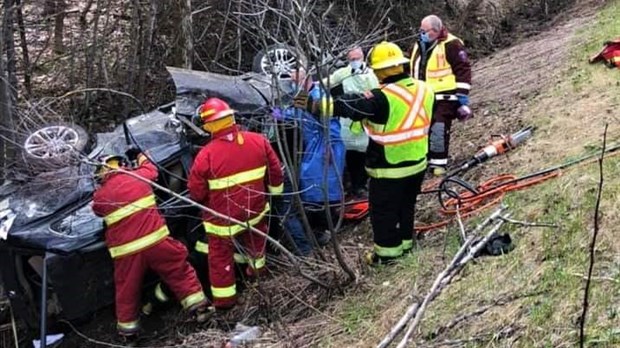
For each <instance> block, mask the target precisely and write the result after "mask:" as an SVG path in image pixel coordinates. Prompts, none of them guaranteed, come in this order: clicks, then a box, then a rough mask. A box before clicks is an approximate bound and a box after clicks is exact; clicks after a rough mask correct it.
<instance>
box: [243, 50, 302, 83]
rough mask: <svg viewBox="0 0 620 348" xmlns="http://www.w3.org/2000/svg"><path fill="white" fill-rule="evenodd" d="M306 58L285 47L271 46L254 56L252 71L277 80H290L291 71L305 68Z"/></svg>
mask: <svg viewBox="0 0 620 348" xmlns="http://www.w3.org/2000/svg"><path fill="white" fill-rule="evenodd" d="M306 63H307V59H306V57H305V56H304V55H303V54H302V53H300V52H297V51H296V50H295V49H294V48H292V47H290V46H287V45H280V44H279V45H272V46H269V47H267V49H264V50H261V51H260V52H258V53H257V54H256V56H254V61H253V63H252V71H254V72H256V73H261V74H265V75H269V76H271V75H274V74H275V75H276V76H277V77H278V78H285V79H286V78H290V76H291V75H290V72H291V70H294V69H297V68H298V67H299V66H306Z"/></svg>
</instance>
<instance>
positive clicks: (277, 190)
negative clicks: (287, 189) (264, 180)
mask: <svg viewBox="0 0 620 348" xmlns="http://www.w3.org/2000/svg"><path fill="white" fill-rule="evenodd" d="M267 189H268V190H269V193H271V194H274V195H278V194H281V193H282V192H284V184H280V185H278V186H271V185H268V186H267Z"/></svg>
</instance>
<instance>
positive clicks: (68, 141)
mask: <svg viewBox="0 0 620 348" xmlns="http://www.w3.org/2000/svg"><path fill="white" fill-rule="evenodd" d="M79 141H80V137H79V135H78V132H77V131H76V130H75V129H72V128H70V127H67V126H62V125H58V126H48V127H45V128H41V129H39V130H37V131H36V132H34V133H32V134H31V135H30V136H28V138H27V139H26V141H25V142H24V150H25V151H26V153H27V154H28V155H29V156H31V157H34V158H40V159H52V158H58V157H62V156H65V155H66V154H68V153H70V152H72V151H75V150H76V147H77V145H78V143H79Z"/></svg>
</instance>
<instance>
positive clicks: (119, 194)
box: [93, 154, 207, 343]
mask: <svg viewBox="0 0 620 348" xmlns="http://www.w3.org/2000/svg"><path fill="white" fill-rule="evenodd" d="M137 159H138V167H137V168H136V169H133V170H132V169H130V168H129V167H128V166H127V164H128V163H127V162H128V161H127V158H126V157H124V156H108V157H107V158H105V159H103V160H102V165H101V166H100V167H99V168H98V169H97V172H96V174H97V178H98V180H99V181H100V183H101V186H100V187H99V188H98V189H97V191H96V192H95V194H94V196H93V211H94V212H95V214H97V215H98V216H101V217H103V219H104V221H105V224H106V233H105V243H106V245H107V247H108V249H109V251H110V254H111V256H112V259H113V261H114V284H115V286H116V318H117V329H118V332H119V334H120V335H121V336H122V337H123V338H124V339H125V340H126V341H127V342H128V343H131V342H135V340H136V339H137V334H138V330H139V321H138V319H139V317H138V316H139V314H138V313H139V309H140V294H141V291H142V278H143V276H144V274H145V272H147V270H153V271H155V273H157V274H158V275H159V276H160V277H161V278H162V279H163V281H164V282H165V283H166V284H167V285H168V286H169V287H170V289H171V290H172V291H173V292H174V294H175V295H176V297H177V299H178V300H179V301H180V302H181V304H182V306H183V308H185V309H186V310H188V311H189V312H190V313H193V314H195V315H196V318H197V320H199V321H202V320H206V310H207V299H206V297H205V295H204V293H203V291H202V287H201V285H200V282H199V281H198V278H197V276H196V272H195V271H194V269H193V268H192V267H191V266H190V265H189V263H188V262H187V261H186V258H187V249H186V248H185V246H184V245H183V244H182V243H181V242H179V241H177V240H174V239H172V238H171V237H170V236H169V233H170V232H169V231H168V227H167V226H166V222H165V220H164V218H163V217H162V216H161V214H160V213H159V211H158V210H157V205H156V202H155V195H154V194H153V189H152V187H151V185H149V183H148V182H147V181H146V180H150V181H154V180H156V179H157V175H158V174H157V168H156V167H155V165H154V164H152V163H151V162H150V161H149V160H148V159H147V158H146V156H144V155H143V154H139V155H138V156H137ZM119 168H121V169H122V170H118V169H119ZM128 172H130V173H131V174H129V173H128ZM138 177H140V178H142V179H139V178H138Z"/></svg>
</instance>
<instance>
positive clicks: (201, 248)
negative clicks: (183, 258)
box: [194, 241, 248, 263]
mask: <svg viewBox="0 0 620 348" xmlns="http://www.w3.org/2000/svg"><path fill="white" fill-rule="evenodd" d="M194 249H196V251H197V252H199V253H203V254H205V255H208V254H209V244H207V243H205V242H202V241H197V242H196V245H195V246H194ZM234 259H235V263H248V260H247V258H246V257H245V256H243V255H241V254H239V253H235V254H234Z"/></svg>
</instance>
